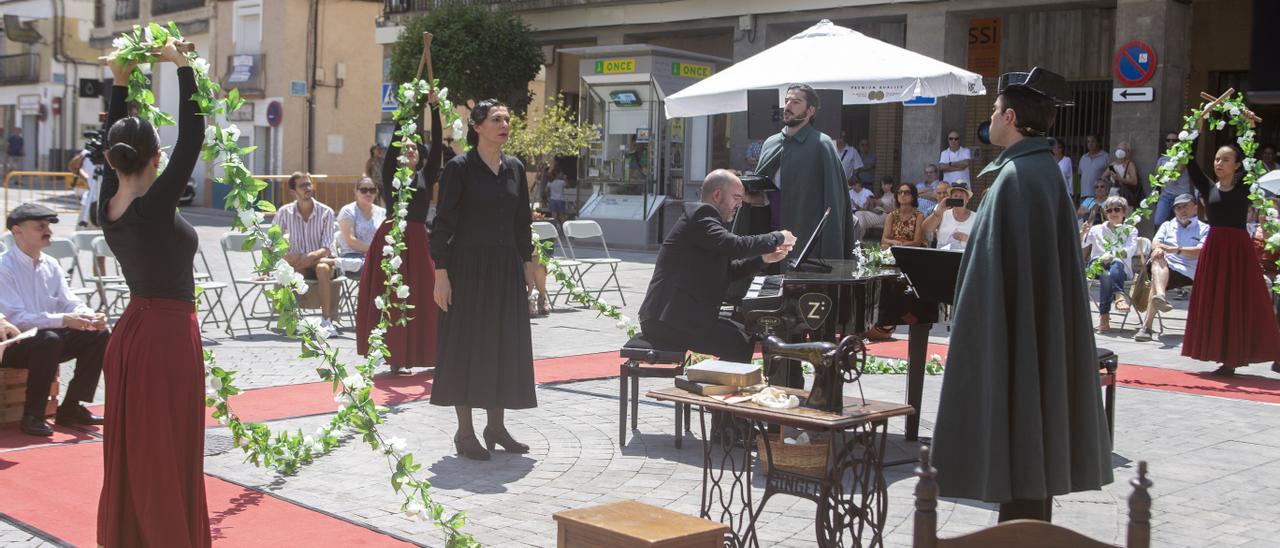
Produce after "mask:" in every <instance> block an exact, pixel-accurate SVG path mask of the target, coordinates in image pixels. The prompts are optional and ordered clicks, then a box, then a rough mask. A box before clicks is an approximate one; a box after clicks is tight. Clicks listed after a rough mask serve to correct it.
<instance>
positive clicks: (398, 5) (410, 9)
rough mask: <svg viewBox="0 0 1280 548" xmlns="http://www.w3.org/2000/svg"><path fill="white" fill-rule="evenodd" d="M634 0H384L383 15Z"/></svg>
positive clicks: (595, 3) (547, 6)
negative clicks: (455, 8) (472, 7)
mask: <svg viewBox="0 0 1280 548" xmlns="http://www.w3.org/2000/svg"><path fill="white" fill-rule="evenodd" d="M634 1H636V0H383V1H382V10H383V15H396V14H401V13H414V12H420V11H429V10H433V9H437V8H439V7H441V6H443V5H445V4H471V5H478V6H489V5H494V4H497V5H500V6H502V7H504V8H507V9H510V10H515V11H519V10H526V9H539V8H556V7H563V6H584V5H599V4H619V3H626V2H634Z"/></svg>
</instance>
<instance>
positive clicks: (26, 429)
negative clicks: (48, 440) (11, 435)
mask: <svg viewBox="0 0 1280 548" xmlns="http://www.w3.org/2000/svg"><path fill="white" fill-rule="evenodd" d="M18 429H19V430H22V433H24V434H30V435H32V436H42V437H49V436H52V435H53V428H51V427H50V426H49V423H47V422H44V417H41V416H38V415H23V416H22V424H19V425H18Z"/></svg>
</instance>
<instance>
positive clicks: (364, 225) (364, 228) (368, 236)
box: [338, 202, 387, 253]
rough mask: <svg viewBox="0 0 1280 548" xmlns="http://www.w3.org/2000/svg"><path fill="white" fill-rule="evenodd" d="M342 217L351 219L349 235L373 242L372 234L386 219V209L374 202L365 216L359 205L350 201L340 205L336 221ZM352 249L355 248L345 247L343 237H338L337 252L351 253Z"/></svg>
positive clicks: (365, 241) (366, 241)
mask: <svg viewBox="0 0 1280 548" xmlns="http://www.w3.org/2000/svg"><path fill="white" fill-rule="evenodd" d="M344 219H350V220H351V235H352V236H355V238H356V239H357V240H360V241H362V242H364V243H365V244H369V243H372V242H373V235H374V234H375V233H377V232H378V227H380V226H382V222H383V221H385V220H386V219H387V210H386V208H383V207H379V206H378V205H377V204H374V205H373V206H372V207H371V210H370V211H369V216H368V217H365V216H364V213H362V212H361V211H360V206H359V205H358V204H356V203H355V202H351V203H349V204H347V205H344V206H342V209H341V210H339V211H338V222H339V223H341V222H342V221H343V220H344ZM353 251H355V250H354V249H351V248H350V247H347V241H346V239H345V238H338V252H339V253H351V252H353Z"/></svg>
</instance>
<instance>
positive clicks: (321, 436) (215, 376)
mask: <svg viewBox="0 0 1280 548" xmlns="http://www.w3.org/2000/svg"><path fill="white" fill-rule="evenodd" d="M170 39H173V40H178V41H181V40H182V35H181V33H180V32H179V31H178V28H177V26H176V25H174V24H173V23H172V22H170V23H169V24H168V26H167V27H164V26H161V25H159V24H156V23H151V24H149V25H147V26H145V27H140V26H136V25H135V26H134V28H133V31H132V32H131V33H126V34H123V35H122V36H120V37H118V38H116V39H115V40H113V42H112V45H113V46H114V47H115V54H114V58H115V59H116V60H117V61H124V62H136V63H138V65H143V64H154V63H155V62H156V61H157V55H156V53H155V52H156V51H157V50H158V49H160V48H161V47H163V46H164V45H165V44H166V43H167V42H168V41H169V40H170ZM186 56H187V58H188V59H190V61H191V63H190V64H191V67H192V69H193V70H194V71H195V74H196V83H197V91H196V94H195V95H194V96H193V97H192V98H193V100H195V101H196V103H197V105H198V106H199V109H200V112H201V114H202V115H204V116H215V115H219V114H222V115H226V114H229V113H231V112H234V111H236V110H237V109H239V108H240V107H241V106H242V105H243V103H244V100H243V99H241V98H240V94H239V92H238V91H237V90H234V89H233V90H231V91H230V92H228V93H226V95H225V98H223V99H219V97H220V96H222V95H223V93H222V91H223V90H222V88H221V86H219V85H218V84H217V83H216V82H215V81H214V80H213V79H211V78H210V77H209V73H208V72H209V64H208V62H207V61H204V60H203V59H200V58H199V56H198V55H197V54H196V53H195V52H194V51H192V52H188V53H187V54H186ZM128 89H129V93H128V98H129V100H131V101H134V102H136V103H137V104H138V105H139V117H141V118H143V119H147V120H149V121H150V122H151V123H153V124H154V125H156V126H163V125H173V124H174V120H173V118H172V117H171V116H169V115H167V114H165V113H164V112H161V111H160V110H159V109H157V108H156V107H155V96H154V94H153V93H152V92H151V91H150V89H149V85H148V83H147V79H146V76H144V75H143V74H142V72H141V71H140V70H136V69H135V70H134V72H133V73H132V74H131V75H130V77H129V84H128ZM429 90H430V87H429V86H428V85H427V83H426V82H424V81H422V80H415V81H414V82H411V83H405V84H402V85H401V86H400V88H399V89H398V90H397V98H398V99H399V105H400V108H399V109H397V110H396V111H395V112H394V113H393V118H394V119H395V120H396V122H397V125H398V127H400V129H399V130H398V131H397V132H396V136H397V137H398V138H399V142H397V143H395V144H394V146H397V147H400V146H402V143H407V142H413V143H418V142H420V141H421V137H420V136H419V135H417V127H416V124H415V123H414V121H413V120H414V119H415V118H416V117H417V113H418V111H419V109H420V108H421V105H422V103H423V99H425V98H426V96H427V93H428V92H429ZM441 95H442V97H441V109H442V111H445V112H450V113H452V108H451V106H450V105H448V104H447V103H445V102H444V96H445V95H446V94H445V93H444V92H443V90H442V93H441ZM238 137H239V129H238V128H236V127H235V126H234V125H230V126H227V127H225V128H222V127H218V126H217V125H210V126H209V127H208V128H207V129H206V135H205V141H204V144H203V149H202V154H201V157H202V159H203V160H204V161H205V162H213V161H215V160H219V159H220V162H219V163H218V165H219V166H220V167H222V169H223V175H222V176H221V177H214V178H213V179H214V181H215V182H217V183H221V184H227V185H230V186H231V191H230V192H229V193H228V195H227V198H226V201H225V207H227V208H228V209H234V210H235V211H236V218H235V220H234V222H233V227H234V229H235V230H237V231H238V232H241V233H244V234H247V235H248V238H247V241H246V243H245V249H246V250H248V249H253V247H254V246H260V249H261V250H262V258H261V260H260V261H259V263H258V265H257V266H256V268H255V270H256V271H257V272H259V273H271V274H272V275H273V276H274V278H275V280H276V282H277V284H278V287H277V288H275V289H270V290H266V291H265V293H266V294H267V297H268V299H269V300H270V301H271V303H272V307H273V308H274V310H275V312H276V313H277V315H278V318H279V319H278V325H279V327H280V328H281V329H283V330H284V332H285V334H286V335H287V336H289V337H297V338H298V339H299V340H300V342H301V357H303V358H320V360H321V362H322V364H321V366H320V367H318V368H317V369H316V372H317V373H318V374H319V376H320V378H321V379H323V380H325V381H330V382H332V384H333V391H334V394H335V395H334V401H335V402H337V403H338V404H339V405H338V409H337V413H336V414H335V415H334V417H333V418H332V419H331V420H330V421H329V423H328V424H326V425H324V426H321V427H320V428H319V429H318V430H316V432H315V434H314V435H311V434H304V433H303V432H302V431H301V430H297V431H295V432H293V433H290V432H277V433H275V434H274V435H273V433H272V431H271V430H270V428H268V427H267V426H266V425H265V424H262V423H253V422H250V423H246V422H244V421H242V420H241V419H240V417H239V416H237V415H236V413H235V412H234V411H233V410H232V409H231V406H230V403H229V401H228V398H229V397H231V396H233V395H235V394H238V393H240V390H239V389H238V388H236V387H235V386H234V384H233V381H234V379H235V375H236V372H235V371H234V370H229V369H223V368H221V367H218V366H217V363H216V360H215V358H214V356H213V353H212V352H210V351H208V350H206V351H205V352H204V358H205V363H206V367H207V372H206V375H207V377H208V382H209V389H208V391H207V393H206V398H205V403H206V405H207V406H208V407H211V408H213V410H214V411H213V417H214V418H215V419H217V420H218V422H219V423H221V424H223V425H225V426H227V427H228V428H229V429H230V431H231V434H232V437H233V439H234V440H235V442H236V445H238V446H239V447H240V448H241V450H242V451H243V452H244V453H245V460H246V461H248V462H250V463H252V464H254V465H255V466H259V467H267V468H271V469H274V470H277V471H278V472H280V473H283V474H286V475H288V474H293V473H295V472H297V471H298V469H299V468H300V467H301V466H302V465H305V464H308V463H310V462H312V461H313V460H314V459H315V458H316V457H318V456H320V455H323V454H325V453H328V452H329V451H331V450H332V449H333V448H335V447H337V446H338V445H339V443H340V442H341V440H340V439H339V435H340V434H342V433H344V432H350V433H352V434H356V435H359V436H360V437H361V439H362V440H363V441H364V442H365V443H367V444H369V446H370V447H371V448H372V449H373V450H375V451H381V452H382V453H383V454H384V455H385V456H386V458H387V463H388V466H389V468H390V469H391V472H392V473H391V485H392V488H393V489H394V490H395V491H396V492H398V493H400V494H401V495H403V496H404V502H403V503H402V504H401V507H400V509H401V511H402V512H404V513H405V515H406V516H408V517H410V518H415V519H419V520H428V519H430V520H431V521H432V522H433V523H434V524H435V525H436V526H438V527H440V528H441V529H442V531H443V532H444V533H445V536H446V537H447V544H448V546H476V545H477V543H476V542H475V540H474V539H473V538H472V537H471V536H470V535H468V534H466V533H464V532H463V531H462V527H463V526H464V525H465V523H466V516H465V514H464V513H463V512H455V513H453V514H451V515H446V514H445V508H444V506H443V505H441V504H439V503H437V502H435V501H434V500H432V498H431V495H430V493H429V488H430V486H431V484H430V482H428V481H426V480H421V479H418V478H417V477H416V475H415V474H416V473H417V472H418V471H419V470H420V469H421V467H422V465H421V464H417V463H415V462H414V458H413V454H412V453H410V452H409V451H408V449H407V444H406V442H405V440H404V439H403V438H399V437H387V436H384V435H383V433H382V432H381V431H379V429H378V427H377V425H379V424H381V423H382V422H383V420H382V414H383V413H384V412H385V411H386V410H387V409H386V408H385V407H382V406H379V405H377V404H376V403H375V402H374V400H373V398H372V396H371V392H372V384H373V382H372V378H373V374H374V371H375V370H376V368H377V366H378V364H379V362H380V361H381V359H382V358H383V357H385V356H387V355H389V350H388V348H387V346H386V343H385V341H384V337H385V334H386V329H387V328H388V327H389V326H391V325H404V324H405V323H406V322H408V321H409V318H408V317H407V312H408V311H409V310H410V309H411V308H412V305H409V304H408V303H407V301H406V300H407V298H408V297H409V288H408V286H407V285H405V284H404V279H403V276H401V274H400V273H399V268H400V266H401V261H402V259H401V257H400V255H401V254H402V253H403V252H404V250H405V249H406V247H407V246H406V244H405V243H404V229H405V226H406V220H405V217H406V215H407V213H408V212H407V203H408V200H409V198H410V197H411V196H412V193H413V187H412V185H410V184H409V181H410V179H411V178H412V176H413V171H412V169H411V168H410V167H408V158H407V157H406V156H405V154H404V152H401V154H400V156H399V167H398V168H397V169H396V173H395V176H394V180H393V181H394V182H393V185H394V186H395V188H396V190H397V192H396V196H395V198H396V203H395V204H394V206H395V207H394V223H395V224H393V225H392V227H391V229H390V232H389V233H388V235H387V238H386V245H385V246H383V249H382V252H383V258H382V261H381V264H380V266H381V268H382V269H383V272H384V273H386V275H387V282H386V287H385V290H384V293H383V295H381V296H378V297H377V298H376V299H375V303H376V306H377V307H378V308H379V309H380V310H381V313H380V316H379V321H378V325H377V327H376V328H375V329H374V330H373V331H372V333H371V334H370V337H369V352H368V356H367V361H366V362H364V363H363V364H361V365H356V366H352V367H348V366H346V365H344V364H342V363H341V362H339V361H338V351H337V349H336V348H334V347H333V346H331V345H330V344H329V342H328V341H327V340H326V338H325V337H326V336H325V333H324V331H323V330H320V329H319V325H318V324H317V323H316V322H314V321H304V322H300V321H299V320H298V313H297V296H298V295H300V294H302V293H305V292H306V290H307V285H306V283H305V281H304V280H303V278H302V276H301V275H300V274H298V273H297V272H296V271H294V269H293V268H292V267H291V266H290V265H289V264H288V263H287V262H285V261H284V260H283V257H284V254H285V252H287V251H288V249H289V244H288V242H287V241H286V239H285V237H284V235H283V234H282V232H281V230H280V228H279V227H278V226H272V227H271V228H268V229H263V228H262V227H261V223H262V222H263V213H270V212H272V211H274V210H275V208H274V206H273V205H272V204H271V202H269V201H266V200H259V199H257V197H258V195H259V193H260V192H261V191H262V190H264V189H266V188H267V184H266V183H265V182H262V181H258V180H256V179H254V178H253V175H252V173H250V172H249V170H248V169H247V168H246V167H245V165H244V161H243V160H242V156H243V155H244V154H248V153H249V152H251V151H252V150H253V148H254V147H246V148H241V147H239V146H238V145H237V144H236V139H237V138H238ZM396 311H399V313H398V315H399V318H397V319H393V318H392V316H393V313H394V312H396Z"/></svg>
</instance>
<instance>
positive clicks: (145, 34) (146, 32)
mask: <svg viewBox="0 0 1280 548" xmlns="http://www.w3.org/2000/svg"><path fill="white" fill-rule="evenodd" d="M142 38H143V39H145V40H146V41H147V42H150V41H151V27H150V26H145V27H142Z"/></svg>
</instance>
